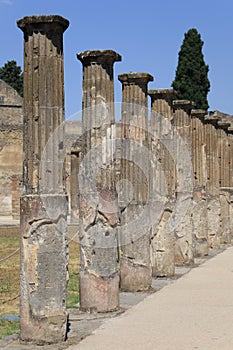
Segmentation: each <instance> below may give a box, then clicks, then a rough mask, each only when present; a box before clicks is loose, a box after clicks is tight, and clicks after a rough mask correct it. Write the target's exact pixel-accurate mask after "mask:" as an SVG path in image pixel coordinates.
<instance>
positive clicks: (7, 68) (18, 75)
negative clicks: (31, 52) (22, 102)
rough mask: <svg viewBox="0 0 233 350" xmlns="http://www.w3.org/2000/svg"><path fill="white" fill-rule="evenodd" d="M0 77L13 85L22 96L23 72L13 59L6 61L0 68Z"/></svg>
mask: <svg viewBox="0 0 233 350" xmlns="http://www.w3.org/2000/svg"><path fill="white" fill-rule="evenodd" d="M0 79H2V80H4V81H5V82H6V83H7V84H9V85H10V86H11V87H13V88H14V89H15V90H16V91H17V92H18V93H19V94H20V96H23V73H22V70H21V67H19V66H17V64H16V62H15V61H13V60H12V61H8V62H7V63H5V65H4V66H3V67H1V68H0Z"/></svg>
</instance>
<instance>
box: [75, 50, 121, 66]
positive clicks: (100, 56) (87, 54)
mask: <svg viewBox="0 0 233 350" xmlns="http://www.w3.org/2000/svg"><path fill="white" fill-rule="evenodd" d="M77 59H78V60H79V61H81V62H82V64H83V65H88V64H90V63H103V62H108V61H109V62H111V63H114V62H120V61H121V55H119V54H118V53H117V52H115V51H113V50H87V51H83V52H80V53H78V54H77Z"/></svg>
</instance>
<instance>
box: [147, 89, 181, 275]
mask: <svg viewBox="0 0 233 350" xmlns="http://www.w3.org/2000/svg"><path fill="white" fill-rule="evenodd" d="M148 94H149V95H150V97H151V118H150V131H151V138H152V144H151V149H152V152H153V155H154V157H155V160H156V161H155V166H154V167H153V169H152V172H153V173H152V191H153V192H156V191H157V192H158V193H159V198H160V205H161V213H160V215H159V218H158V220H156V222H155V223H154V224H153V225H152V236H151V249H152V259H151V260H152V261H151V262H152V275H153V276H154V277H156V276H160V277H162V276H173V275H174V273H175V239H174V234H173V231H171V230H170V229H169V226H168V223H169V220H170V219H171V215H172V211H173V207H174V199H175V190H176V164H175V159H174V158H173V156H172V148H173V137H174V134H173V130H172V128H173V127H172V124H171V119H172V100H173V96H174V92H173V90H172V89H158V90H149V91H148ZM151 215H154V213H152V214H151Z"/></svg>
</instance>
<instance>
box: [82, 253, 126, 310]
mask: <svg viewBox="0 0 233 350" xmlns="http://www.w3.org/2000/svg"><path fill="white" fill-rule="evenodd" d="M99 258H100V257H99ZM103 258H105V259H106V257H103ZM79 279H80V305H81V309H83V310H85V311H90V312H108V311H113V310H115V309H117V308H118V306H119V274H118V273H116V274H115V275H113V276H109V275H108V277H107V278H106V279H105V278H103V277H102V278H100V277H99V276H95V275H94V274H90V273H85V271H81V273H80V275H79ZM90 300H91V301H92V302H91V304H90ZM90 305H92V306H90Z"/></svg>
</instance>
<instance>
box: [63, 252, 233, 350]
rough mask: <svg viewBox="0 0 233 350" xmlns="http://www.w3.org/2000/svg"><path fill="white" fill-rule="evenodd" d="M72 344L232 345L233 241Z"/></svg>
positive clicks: (204, 349)
mask: <svg viewBox="0 0 233 350" xmlns="http://www.w3.org/2000/svg"><path fill="white" fill-rule="evenodd" d="M68 349H69V350H111V349H112V350H120V349H123V350H157V349H158V350H192V349H199V350H200V349H201V350H208V349H211V350H215V349H216V350H232V349H233V247H229V248H228V249H226V250H225V251H224V252H222V253H221V254H218V255H216V256H214V257H213V258H212V259H209V260H207V261H206V262H205V263H203V264H201V265H200V266H199V267H198V268H194V269H191V271H190V272H189V273H187V274H185V275H184V276H183V277H181V278H179V279H177V280H176V281H174V283H170V284H168V285H167V286H165V287H164V288H162V289H161V290H160V291H158V292H157V293H153V294H151V295H150V296H148V297H147V298H145V299H144V300H142V301H141V302H140V303H138V304H137V305H134V306H133V307H132V308H130V309H128V310H127V311H126V312H125V313H124V314H122V315H120V316H119V317H117V318H113V319H109V320H107V321H105V322H104V323H103V324H102V325H101V326H100V328H98V329H97V330H95V331H94V332H93V334H92V335H90V336H89V337H87V338H85V339H84V340H82V341H81V342H80V343H79V344H78V345H73V346H71V347H69V348H68Z"/></svg>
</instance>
